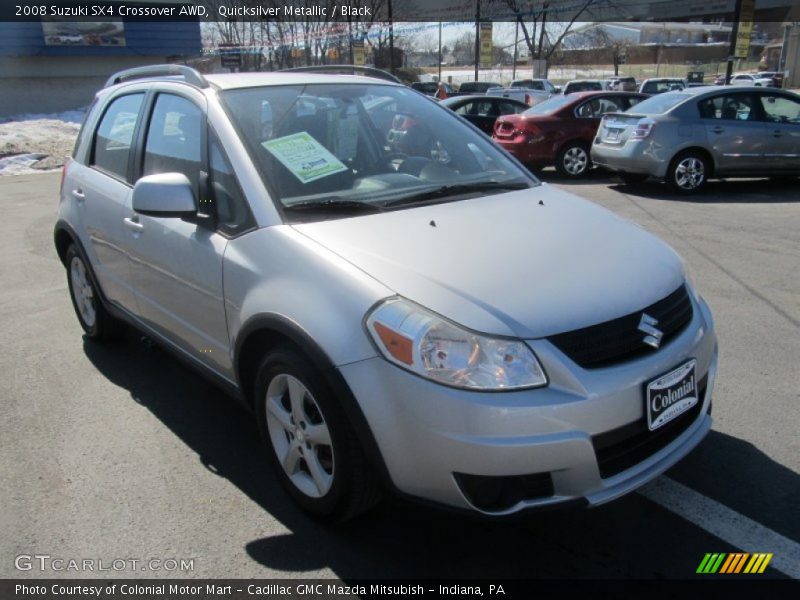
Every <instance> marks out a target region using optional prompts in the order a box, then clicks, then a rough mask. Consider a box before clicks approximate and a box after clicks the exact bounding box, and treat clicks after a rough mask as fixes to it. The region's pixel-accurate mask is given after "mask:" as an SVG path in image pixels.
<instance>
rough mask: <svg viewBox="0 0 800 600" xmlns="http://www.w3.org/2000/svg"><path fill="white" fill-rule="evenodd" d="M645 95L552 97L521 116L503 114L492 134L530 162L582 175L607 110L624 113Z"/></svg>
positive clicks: (590, 165)
mask: <svg viewBox="0 0 800 600" xmlns="http://www.w3.org/2000/svg"><path fill="white" fill-rule="evenodd" d="M647 97H648V95H647V94H638V93H633V92H577V93H574V94H569V95H568V96H554V97H552V98H550V99H549V100H546V101H544V102H542V103H541V104H537V105H536V106H533V107H532V108H529V109H528V110H526V111H525V112H523V113H520V114H518V115H505V116H502V117H499V118H498V119H497V121H496V122H495V124H494V133H493V134H492V139H493V140H494V141H495V142H497V143H498V144H499V145H500V146H502V147H503V148H505V149H506V150H508V151H509V152H511V154H513V155H514V156H516V157H517V158H518V159H519V160H520V161H521V162H522V163H523V164H525V165H527V166H528V167H531V168H535V169H539V168H542V167H547V166H550V165H555V167H556V169H557V170H558V172H559V173H562V174H563V175H565V176H567V177H571V178H577V177H583V176H584V175H586V174H587V173H588V172H589V169H591V168H592V160H591V158H590V157H589V149H590V148H591V146H592V140H594V136H595V134H596V133H597V126H598V125H599V124H600V119H601V118H602V117H603V115H604V114H606V113H610V112H623V111H625V110H627V109H628V108H630V107H631V106H634V105H635V104H638V103H639V102H640V101H642V100H644V99H645V98H647Z"/></svg>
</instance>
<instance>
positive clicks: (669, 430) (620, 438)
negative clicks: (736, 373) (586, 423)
mask: <svg viewBox="0 0 800 600" xmlns="http://www.w3.org/2000/svg"><path fill="white" fill-rule="evenodd" d="M707 384H708V375H706V376H705V377H703V379H701V380H700V383H699V384H698V386H697V390H698V396H697V404H695V405H694V406H693V407H692V408H690V409H689V410H687V411H686V412H685V413H683V414H681V415H679V416H677V417H675V418H674V419H673V420H672V421H669V422H668V423H666V424H665V425H662V426H661V427H659V428H658V429H656V430H655V431H650V429H648V427H647V417H646V416H645V417H642V418H641V419H639V420H638V421H634V422H633V423H629V424H628V425H623V426H622V427H619V428H618V429H614V430H612V431H608V432H606V433H601V434H599V435H595V436H592V446H594V452H595V454H596V455H597V465H598V466H599V467H600V476H601V477H602V478H603V479H605V478H607V477H612V476H614V475H616V474H617V473H621V472H622V471H625V470H626V469H630V468H631V467H632V466H634V465H637V464H639V463H640V462H642V461H643V460H645V459H646V458H647V457H649V456H652V455H653V454H655V453H656V452H658V451H659V450H661V449H662V448H664V447H665V446H667V445H668V444H670V443H671V442H673V441H674V440H675V439H677V438H678V436H680V435H681V434H682V433H683V432H684V431H686V430H687V429H688V428H689V426H690V425H691V424H692V423H694V422H695V421H696V420H697V417H698V416H699V415H700V411H701V410H702V407H703V400H704V399H705V396H706V385H707Z"/></svg>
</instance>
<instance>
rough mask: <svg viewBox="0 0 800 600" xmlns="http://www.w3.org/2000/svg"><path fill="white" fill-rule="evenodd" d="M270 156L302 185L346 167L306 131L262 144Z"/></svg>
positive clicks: (344, 169) (338, 171)
mask: <svg viewBox="0 0 800 600" xmlns="http://www.w3.org/2000/svg"><path fill="white" fill-rule="evenodd" d="M261 145H262V146H263V147H264V148H265V149H266V150H267V151H268V152H269V153H270V154H272V156H274V157H275V158H277V159H278V160H279V161H280V162H281V164H283V166H284V167H286V168H287V169H289V170H290V171H291V172H292V174H293V175H294V176H295V177H297V178H298V179H299V180H300V181H301V182H302V183H311V182H312V181H316V180H317V179H322V178H323V177H328V176H329V175H333V174H334V173H341V172H342V171H346V170H347V167H346V166H345V165H344V163H342V161H340V160H339V159H338V158H336V157H335V156H334V155H333V154H331V153H330V152H328V150H327V149H326V148H325V146H323V145H322V144H320V143H319V142H318V141H317V140H315V139H314V137H313V136H312V135H311V134H309V133H308V132H306V131H301V132H300V133H293V134H292V135H287V136H285V137H281V138H277V139H274V140H269V141H267V142H262V144H261Z"/></svg>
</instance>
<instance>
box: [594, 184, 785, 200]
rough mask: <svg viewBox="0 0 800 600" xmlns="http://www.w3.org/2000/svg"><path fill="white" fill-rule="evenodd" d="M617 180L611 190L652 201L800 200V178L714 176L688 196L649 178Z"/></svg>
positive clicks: (610, 187)
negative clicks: (728, 177)
mask: <svg viewBox="0 0 800 600" xmlns="http://www.w3.org/2000/svg"><path fill="white" fill-rule="evenodd" d="M610 179H613V181H612V183H611V185H609V189H611V190H614V191H616V192H620V193H622V194H626V195H628V196H636V197H639V198H647V199H650V200H669V201H674V202H687V203H692V204H773V203H784V202H800V179H794V180H783V179H782V180H776V181H773V180H770V179H710V180H709V181H708V183H707V184H706V186H705V187H704V188H703V189H702V190H700V191H699V192H698V193H696V194H692V195H689V196H685V195H682V194H678V193H676V192H674V191H673V190H671V189H670V188H669V186H667V184H665V183H663V182H660V181H656V180H654V179H649V180H647V181H645V182H643V183H635V184H625V183H622V182H621V181H619V180H618V179H616V178H615V177H613V178H612V177H610Z"/></svg>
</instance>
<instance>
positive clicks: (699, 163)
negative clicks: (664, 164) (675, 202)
mask: <svg viewBox="0 0 800 600" xmlns="http://www.w3.org/2000/svg"><path fill="white" fill-rule="evenodd" d="M710 174H711V165H710V163H709V161H708V158H707V157H706V155H705V154H703V153H702V152H698V151H696V150H687V151H686V152H681V153H680V154H678V155H677V156H676V157H675V158H673V159H672V162H671V163H670V164H669V169H667V176H666V181H667V183H668V184H669V185H670V187H672V189H673V190H675V191H676V192H678V193H680V194H686V195H688V194H695V193H697V192H699V191H700V190H701V189H702V188H703V187H704V186H705V185H706V182H707V181H708V177H709V175H710Z"/></svg>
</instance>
